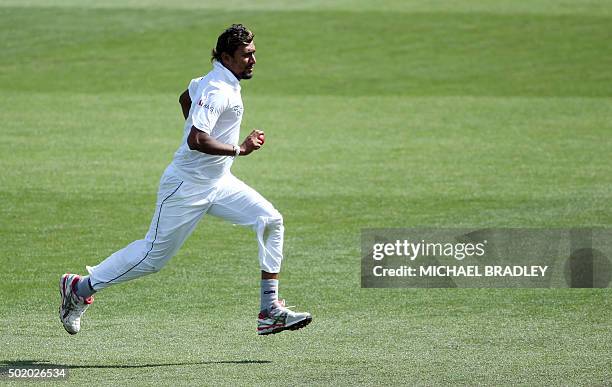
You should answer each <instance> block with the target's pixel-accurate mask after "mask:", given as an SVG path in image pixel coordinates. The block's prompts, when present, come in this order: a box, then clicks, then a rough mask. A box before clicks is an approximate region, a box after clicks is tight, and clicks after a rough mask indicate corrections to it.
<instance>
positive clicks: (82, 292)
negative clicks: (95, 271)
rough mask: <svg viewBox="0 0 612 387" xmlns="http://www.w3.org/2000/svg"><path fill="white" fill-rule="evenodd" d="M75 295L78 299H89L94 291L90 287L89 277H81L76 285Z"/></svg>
mask: <svg viewBox="0 0 612 387" xmlns="http://www.w3.org/2000/svg"><path fill="white" fill-rule="evenodd" d="M74 290H75V293H76V295H77V296H79V297H83V298H88V297H91V296H92V295H93V294H94V293H95V292H96V291H95V290H94V288H92V287H91V282H90V281H89V276H88V275H87V276H84V277H81V279H80V280H79V282H78V283H77V284H76V289H74Z"/></svg>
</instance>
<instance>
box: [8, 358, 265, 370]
mask: <svg viewBox="0 0 612 387" xmlns="http://www.w3.org/2000/svg"><path fill="white" fill-rule="evenodd" d="M267 363H272V362H271V361H270V360H210V361H196V362H179V363H159V364H118V365H73V364H54V363H50V362H48V361H46V360H2V361H0V368H31V367H36V368H68V369H78V368H152V367H173V366H174V367H176V366H189V365H212V364H267Z"/></svg>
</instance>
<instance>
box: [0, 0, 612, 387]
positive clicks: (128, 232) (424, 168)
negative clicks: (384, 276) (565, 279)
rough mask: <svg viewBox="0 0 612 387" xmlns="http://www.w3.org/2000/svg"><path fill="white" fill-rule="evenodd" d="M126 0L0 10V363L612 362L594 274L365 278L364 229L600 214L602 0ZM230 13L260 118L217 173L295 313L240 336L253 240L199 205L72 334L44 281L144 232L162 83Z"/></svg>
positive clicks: (604, 92)
mask: <svg viewBox="0 0 612 387" xmlns="http://www.w3.org/2000/svg"><path fill="white" fill-rule="evenodd" d="M143 3H144V2H140V1H130V2H127V3H123V4H127V5H121V4H119V3H117V2H111V1H108V2H104V3H102V4H96V5H95V6H94V4H93V3H87V2H75V1H68V0H64V1H60V2H55V3H54V6H49V5H48V4H46V3H44V2H37V1H29V2H20V3H16V2H10V1H6V2H3V5H0V21H1V22H2V23H1V24H0V25H2V27H1V29H0V37H1V39H0V42H1V43H0V44H1V45H2V46H1V47H2V52H3V55H2V57H0V101H1V102H2V106H4V108H3V109H2V110H1V111H0V122H1V124H0V130H1V132H0V133H1V136H2V141H1V142H0V163H1V164H0V165H1V166H2V174H1V175H0V195H1V196H0V197H1V201H0V211H1V214H2V217H1V218H0V238H1V240H2V243H3V249H2V251H1V252H0V264H1V265H2V268H3V270H2V271H0V297H1V299H2V301H3V302H2V303H1V304H0V316H1V318H2V322H3V328H2V330H1V331H0V344H1V347H2V355H1V357H0V362H3V364H7V365H19V364H29V363H38V364H55V365H64V366H68V367H70V369H71V371H70V381H71V382H74V383H80V382H85V381H95V382H98V383H108V384H110V383H120V384H127V383H134V382H137V383H159V382H161V383H163V384H170V383H173V382H177V381H178V382H180V383H205V384H266V383H268V382H269V381H270V380H271V378H274V379H275V378H282V380H283V382H284V383H286V384H302V383H306V384H329V383H340V384H354V383H358V384H400V383H401V384H444V383H455V384H456V383H459V384H476V383H485V384H543V383H546V384H551V383H552V384H565V383H569V384H584V385H588V384H604V383H606V382H607V381H609V380H610V369H611V368H612V360H611V358H612V356H611V353H612V347H611V344H610V343H611V342H612V340H611V339H612V332H611V325H610V321H611V320H612V314H611V313H610V293H609V290H607V289H600V290H578V289H557V290H544V289H542V290H526V289H524V290H521V289H512V290H504V289H494V290H485V289H459V290H451V289H448V290H447V289H434V290H432V289H429V290H425V289H419V290H401V289H360V288H359V272H360V271H359V254H360V252H359V237H360V230H361V229H362V228H365V227H414V226H444V227H453V226H457V227H573V226H602V227H608V226H610V224H612V212H611V211H610V209H609V203H610V199H611V196H612V192H611V191H612V189H611V187H612V184H611V183H612V181H611V180H612V177H611V176H612V173H611V172H612V163H610V160H609V157H608V155H609V154H610V153H611V151H612V145H611V143H610V141H608V137H609V133H610V132H611V130H612V104H611V102H612V100H611V97H612V91H611V90H610V88H609V85H610V84H611V82H612V71H610V68H609V63H610V62H611V60H612V52H611V50H610V47H609V44H608V43H606V42H607V41H608V40H609V39H608V37H609V36H610V33H611V32H612V28H611V27H610V26H611V25H612V23H610V22H611V21H612V20H611V17H610V10H612V6H611V5H610V3H608V2H595V1H591V2H586V1H585V2H581V3H580V4H578V5H576V4H574V3H570V2H562V3H561V5H560V6H559V5H558V4H557V3H556V2H550V1H544V0H540V1H534V2H516V3H513V5H508V4H506V5H503V6H500V7H493V6H491V5H490V3H488V2H465V1H460V2H453V5H452V6H446V5H443V3H442V2H432V3H431V4H430V5H429V6H423V5H415V4H412V5H410V4H408V3H406V4H404V3H403V2H389V3H388V4H387V6H386V7H380V8H379V9H376V10H374V9H372V6H371V4H369V3H366V2H356V3H349V2H338V4H337V5H336V6H332V5H330V4H329V3H327V2H325V3H324V2H316V1H310V2H304V3H302V6H299V7H296V6H293V7H290V8H288V9H286V10H283V9H282V7H281V6H279V5H278V3H276V2H273V1H266V2H261V3H258V4H259V5H251V6H249V7H242V8H239V9H240V10H239V11H236V12H230V11H227V10H224V11H222V10H220V9H216V8H215V6H216V7H218V8H221V6H220V5H219V4H216V5H215V4H213V5H212V6H211V7H212V8H207V7H198V6H197V5H196V4H195V2H189V1H186V0H185V1H180V2H177V5H176V7H175V8H170V7H168V6H164V5H162V3H161V2H159V4H158V6H159V7H158V8H145V7H144V6H143ZM224 3H225V2H224ZM234 3H235V4H239V2H232V4H234ZM349 4H353V5H352V6H350V7H349ZM233 21H242V22H244V23H246V24H248V25H250V26H251V27H252V28H253V29H254V30H255V32H256V34H257V48H258V61H259V63H258V66H257V69H256V77H255V78H254V79H253V80H252V81H249V82H248V83H245V84H244V85H243V99H244V102H245V111H246V115H245V119H244V122H243V131H244V132H246V131H247V130H249V129H250V128H251V127H254V126H258V127H263V128H264V129H265V130H266V132H267V143H266V146H265V148H264V149H263V150H262V151H261V152H258V153H257V154H254V155H252V156H250V157H248V158H242V159H240V160H238V161H237V162H236V164H235V166H234V169H233V170H234V173H235V174H236V175H238V176H239V177H241V178H243V179H244V180H245V181H246V182H247V183H249V184H251V185H252V186H253V187H255V188H256V189H257V190H259V191H260V192H261V193H262V194H264V196H266V197H267V198H269V199H270V200H271V201H272V202H273V203H274V204H275V205H276V206H277V208H279V209H280V210H281V212H282V213H283V215H284V217H285V223H286V242H285V245H286V256H287V258H286V261H285V263H284V266H283V269H284V271H283V276H282V279H283V280H282V283H281V295H282V296H283V297H286V298H287V299H288V300H289V301H290V303H292V304H293V303H297V304H298V305H299V306H300V308H301V309H307V310H309V311H311V312H312V313H313V315H314V318H315V320H314V322H313V324H312V325H311V326H309V327H308V328H307V329H305V330H303V331H298V332H291V333H283V334H281V335H277V336H272V337H266V338H261V337H257V336H256V335H255V329H254V320H255V315H256V309H257V303H258V279H257V277H258V266H257V257H256V255H255V245H254V240H253V235H252V233H251V231H250V230H246V229H241V228H237V227H233V226H231V225H228V224H226V223H223V222H220V221H218V220H215V219H212V218H205V220H204V221H203V222H202V223H201V224H200V226H199V228H198V229H197V230H196V232H195V233H194V235H193V236H192V237H191V238H190V239H189V240H188V242H187V244H186V245H185V246H184V248H183V249H182V250H181V251H180V252H179V254H178V255H177V256H176V257H175V258H173V259H172V260H171V262H170V264H169V265H168V266H167V267H166V268H164V270H163V271H162V272H161V273H159V274H156V275H154V276H150V277H147V278H144V279H141V280H138V281H135V282H131V283H128V284H124V285H121V286H117V287H113V288H109V289H108V290H105V291H104V292H102V293H100V294H99V296H98V300H97V301H96V303H95V305H94V306H93V307H92V308H91V309H90V310H89V311H88V312H87V315H86V317H85V322H84V330H83V332H81V333H80V334H79V335H77V336H75V337H68V335H67V334H66V333H65V332H64V331H63V329H62V328H61V326H60V325H59V322H58V321H57V316H56V308H57V301H58V295H57V284H56V281H57V279H58V277H59V275H60V274H62V273H63V272H64V271H72V272H83V271H84V265H85V264H95V263H97V262H98V261H99V260H101V259H103V258H104V257H106V256H107V255H108V254H110V253H112V252H113V251H115V250H117V249H119V248H121V247H123V246H124V245H125V244H127V243H129V242H131V241H132V240H134V239H139V238H141V237H142V236H143V235H144V233H145V232H146V229H147V226H148V223H149V221H150V216H151V214H152V212H153V204H154V198H155V193H156V187H157V183H158V179H159V176H160V174H161V172H162V171H163V168H164V167H165V165H166V164H167V163H168V162H169V161H170V160H171V157H172V153H173V152H174V150H175V149H176V147H177V146H178V143H179V141H180V137H181V129H182V123H181V119H180V113H179V107H178V104H177V102H176V101H177V97H178V94H179V93H180V92H181V91H182V90H183V89H184V87H185V86H186V84H187V82H188V80H189V79H190V78H191V77H194V76H196V75H198V74H202V73H204V72H206V71H207V70H208V68H209V65H208V63H207V60H208V50H209V48H210V47H211V46H212V44H213V42H214V38H215V37H216V36H217V34H218V33H219V32H220V30H221V29H222V28H223V27H225V26H226V25H227V24H229V23H231V22H233ZM75 352H77V353H78V354H77V355H75Z"/></svg>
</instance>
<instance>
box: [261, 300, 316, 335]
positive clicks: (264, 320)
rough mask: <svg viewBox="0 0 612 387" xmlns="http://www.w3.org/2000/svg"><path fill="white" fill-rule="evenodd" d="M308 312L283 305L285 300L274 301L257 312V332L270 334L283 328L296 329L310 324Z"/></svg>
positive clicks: (310, 317) (310, 318) (310, 319)
mask: <svg viewBox="0 0 612 387" xmlns="http://www.w3.org/2000/svg"><path fill="white" fill-rule="evenodd" d="M311 321H312V316H311V315H310V313H297V312H294V311H292V310H291V309H289V307H286V306H285V300H280V301H275V302H274V303H273V304H272V306H271V307H270V308H268V309H267V310H262V311H261V312H259V317H258V319H257V334H258V335H270V334H274V333H278V332H282V331H284V330H287V329H289V330H292V331H294V330H296V329H300V328H304V327H305V326H306V325H308V324H310V322H311Z"/></svg>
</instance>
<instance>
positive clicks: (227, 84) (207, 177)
mask: <svg viewBox="0 0 612 387" xmlns="http://www.w3.org/2000/svg"><path fill="white" fill-rule="evenodd" d="M253 38H254V35H253V33H252V32H251V31H249V30H248V29H247V28H246V27H244V26H243V25H241V24H234V25H232V26H231V27H229V28H228V29H227V30H225V31H224V32H223V33H222V34H221V35H220V36H219V38H218V39H217V46H216V48H215V49H213V51H212V63H213V69H212V71H211V72H209V73H208V74H206V75H205V76H204V77H200V78H196V79H193V80H191V82H190V83H189V86H188V88H187V90H185V92H183V94H181V96H180V97H179V102H180V104H181V108H182V111H183V115H184V116H185V129H184V135H183V140H182V143H181V146H180V147H179V149H178V150H177V152H176V153H175V155H174V159H173V160H172V162H171V163H170V165H169V166H168V167H167V168H166V170H165V172H164V173H163V175H162V177H161V181H160V183H159V191H158V193H157V203H156V208H155V213H154V214H153V219H152V221H151V226H150V228H149V231H148V233H147V234H146V236H145V238H144V239H142V240H138V241H135V242H132V243H131V244H129V245H128V246H126V247H125V248H123V249H121V250H119V251H117V252H115V253H114V254H112V255H111V256H110V257H108V258H106V259H105V260H104V261H102V262H101V263H100V264H98V265H97V266H94V267H87V270H88V272H89V275H87V276H83V277H81V276H78V275H76V274H64V275H63V276H62V277H61V279H60V283H59V285H60V293H61V305H60V310H59V315H60V320H61V321H62V323H63V325H64V328H65V329H66V331H68V333H70V334H76V333H78V332H79V330H80V329H81V317H82V316H83V313H84V312H85V310H86V309H87V308H88V307H89V305H91V303H92V302H93V294H94V293H96V292H97V291H100V290H102V289H104V288H107V287H109V286H111V285H115V284H119V283H122V282H125V281H130V280H133V279H136V278H138V277H142V276H144V275H147V274H152V273H155V272H157V271H159V270H160V269H161V268H162V267H163V266H164V265H165V264H166V262H168V260H169V259H170V258H172V256H174V254H176V252H177V251H178V250H179V248H180V247H181V246H182V245H183V243H184V242H185V240H186V239H187V237H189V235H190V234H191V232H192V231H193V230H194V228H195V227H196V225H197V223H198V221H199V220H200V219H201V218H202V216H203V215H204V214H207V213H208V214H210V215H213V216H217V217H220V218H223V219H226V220H228V221H230V222H232V223H234V224H239V225H244V226H250V227H252V228H253V230H255V233H256V235H257V243H258V245H259V264H260V267H261V305H260V312H259V316H258V320H257V333H258V334H260V335H267V334H271V333H278V332H281V331H283V330H286V329H290V330H295V329H299V328H302V327H305V326H306V325H308V324H309V323H310V322H311V321H312V317H311V315H310V314H309V313H297V312H294V311H292V310H290V309H288V308H287V307H285V303H284V300H279V299H278V273H279V272H280V268H281V261H282V259H283V232H284V228H283V218H282V216H281V214H280V213H279V212H278V211H277V210H276V209H275V208H274V206H272V204H270V202H268V201H267V200H266V199H264V198H263V197H262V196H261V195H260V194H259V193H257V192H256V191H255V190H254V189H252V188H251V187H249V186H247V185H246V184H245V183H243V182H242V181H241V180H239V179H238V178H236V177H235V176H234V175H232V174H231V172H230V168H231V166H232V163H233V161H234V159H235V158H237V157H239V156H247V155H249V154H251V153H252V152H253V151H256V150H258V149H260V148H261V146H262V145H263V143H264V137H263V135H264V133H263V132H262V131H260V130H253V131H252V132H251V133H250V134H249V135H248V136H247V137H246V139H245V140H244V141H243V142H242V144H240V145H238V140H239V135H240V123H241V121H242V114H243V105H242V98H241V96H240V80H242V79H250V78H251V77H252V76H253V68H254V66H255V63H256V61H255V43H254V41H253Z"/></svg>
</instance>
